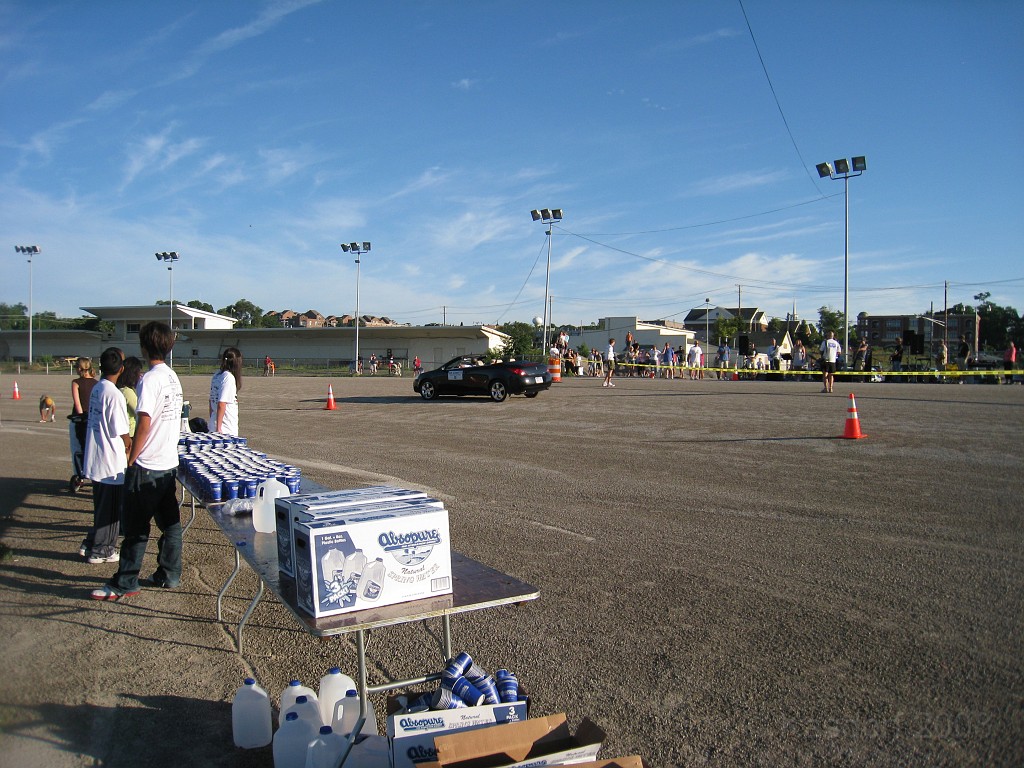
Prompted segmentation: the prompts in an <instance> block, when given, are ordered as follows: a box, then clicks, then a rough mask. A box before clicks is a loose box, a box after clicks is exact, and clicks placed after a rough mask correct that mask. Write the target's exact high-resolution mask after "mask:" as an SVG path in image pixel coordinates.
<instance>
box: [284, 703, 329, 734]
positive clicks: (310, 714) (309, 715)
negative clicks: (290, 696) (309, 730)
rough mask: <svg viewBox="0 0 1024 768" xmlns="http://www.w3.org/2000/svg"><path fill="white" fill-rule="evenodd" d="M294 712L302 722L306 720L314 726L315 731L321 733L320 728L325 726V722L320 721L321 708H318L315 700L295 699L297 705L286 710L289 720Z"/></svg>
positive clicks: (285, 714)
mask: <svg viewBox="0 0 1024 768" xmlns="http://www.w3.org/2000/svg"><path fill="white" fill-rule="evenodd" d="M292 712H294V713H296V714H297V715H298V716H299V719H300V720H305V721H306V722H307V723H309V724H310V725H312V726H313V730H314V731H319V730H320V726H321V725H323V724H324V722H323V720H321V719H320V707H319V706H317V702H316V699H315V698H313V699H311V698H309V697H308V696H299V697H298V698H297V699H295V703H294V704H292V705H291V706H290V707H288V709H287V710H285V713H284V716H285V718H286V719H287V717H288V715H289V714H291V713H292Z"/></svg>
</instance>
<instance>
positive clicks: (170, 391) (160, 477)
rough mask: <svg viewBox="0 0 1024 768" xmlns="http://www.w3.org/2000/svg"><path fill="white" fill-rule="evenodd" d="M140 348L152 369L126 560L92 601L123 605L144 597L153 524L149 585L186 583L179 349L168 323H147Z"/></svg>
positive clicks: (144, 386) (128, 516) (130, 481)
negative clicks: (155, 535)
mask: <svg viewBox="0 0 1024 768" xmlns="http://www.w3.org/2000/svg"><path fill="white" fill-rule="evenodd" d="M139 346H140V347H141V349H142V354H143V355H145V359H146V360H148V361H149V366H150V367H149V370H148V371H147V372H146V373H145V374H144V375H143V376H142V380H141V381H140V382H139V387H138V392H139V404H138V406H137V408H136V410H135V415H136V423H135V439H134V440H133V441H132V447H131V451H130V452H129V454H128V469H127V470H126V472H125V480H124V484H125V491H124V517H123V521H122V529H123V530H122V533H124V541H123V542H122V544H121V558H120V561H119V563H118V567H117V573H115V574H114V575H113V576H112V577H111V579H110V581H109V582H108V583H107V584H105V585H103V586H102V587H100V588H99V589H95V590H93V591H92V594H91V597H92V599H93V600H120V599H121V598H122V597H131V596H133V595H137V594H139V571H140V570H141V569H142V560H143V557H144V556H145V554H146V545H147V544H148V543H149V532H150V523H151V522H152V521H154V520H155V521H156V525H157V528H159V529H160V532H161V535H160V540H159V542H158V544H157V558H156V560H157V569H156V572H155V573H154V574H153V575H152V576H151V577H150V578H148V579H145V580H143V582H142V583H144V584H145V585H146V586H154V587H164V588H167V589H174V588H176V587H177V586H178V584H179V583H181V515H180V513H179V511H178V495H177V487H176V485H175V474H176V472H177V468H178V437H179V435H180V434H181V403H182V393H181V382H180V381H178V376H177V374H176V373H175V372H174V371H173V370H171V368H169V367H168V366H167V365H166V364H165V363H164V360H165V359H166V358H167V355H168V353H169V352H170V351H171V349H172V348H173V347H174V332H173V331H172V330H171V329H170V328H168V327H167V325H166V324H165V323H159V322H155V321H154V322H150V323H146V324H145V325H144V326H142V328H141V329H140V330H139Z"/></svg>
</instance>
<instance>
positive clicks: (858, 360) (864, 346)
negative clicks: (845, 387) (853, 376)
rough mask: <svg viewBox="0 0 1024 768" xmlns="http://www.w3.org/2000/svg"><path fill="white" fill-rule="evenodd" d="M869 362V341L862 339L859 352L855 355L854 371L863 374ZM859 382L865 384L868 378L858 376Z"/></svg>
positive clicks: (858, 347)
mask: <svg viewBox="0 0 1024 768" xmlns="http://www.w3.org/2000/svg"><path fill="white" fill-rule="evenodd" d="M867 360H868V342H867V339H861V340H860V344H859V345H857V351H856V352H854V353H853V370H855V371H858V372H863V370H864V366H865V365H866V364H867ZM857 381H860V382H864V381H867V378H866V377H864V376H858V377H857Z"/></svg>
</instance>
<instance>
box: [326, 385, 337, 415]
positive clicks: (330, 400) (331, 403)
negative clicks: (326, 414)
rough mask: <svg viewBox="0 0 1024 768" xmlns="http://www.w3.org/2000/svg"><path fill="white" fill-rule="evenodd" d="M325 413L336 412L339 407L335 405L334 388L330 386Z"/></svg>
mask: <svg viewBox="0 0 1024 768" xmlns="http://www.w3.org/2000/svg"><path fill="white" fill-rule="evenodd" d="M324 410H325V411H336V410H338V406H336V405H335V404H334V387H332V386H331V385H330V384H328V385H327V405H325V406H324Z"/></svg>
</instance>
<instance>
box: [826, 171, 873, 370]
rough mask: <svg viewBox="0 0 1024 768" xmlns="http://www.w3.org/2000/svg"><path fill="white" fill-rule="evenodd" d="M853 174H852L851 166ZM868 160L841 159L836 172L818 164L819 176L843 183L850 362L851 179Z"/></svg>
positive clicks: (845, 337) (845, 349) (845, 310)
mask: <svg viewBox="0 0 1024 768" xmlns="http://www.w3.org/2000/svg"><path fill="white" fill-rule="evenodd" d="M851 162H852V164H853V172H852V173H851V172H850V164H851ZM867 167H868V160H867V158H866V157H865V156H864V155H857V156H855V157H854V158H853V160H852V161H848V160H847V159H846V158H845V157H841V158H839V159H838V160H836V161H835V172H834V173H833V170H832V166H830V165H829V164H828V163H818V165H816V166H815V168H817V169H818V176H820V177H821V178H823V179H824V178H826V177H828V178H830V179H832V180H834V181H840V180H842V182H843V198H844V200H845V206H846V246H845V256H844V259H843V356H844V357H845V358H846V359H847V360H849V354H850V179H855V178H857V177H858V176H860V175H861V174H862V173H864V171H866V170H867Z"/></svg>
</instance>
